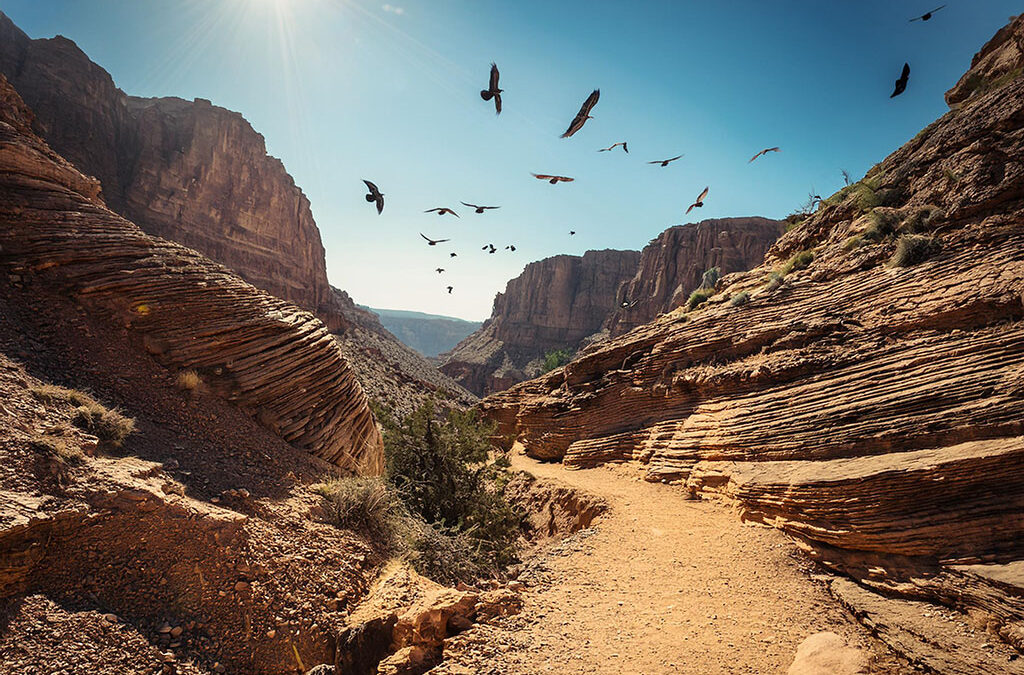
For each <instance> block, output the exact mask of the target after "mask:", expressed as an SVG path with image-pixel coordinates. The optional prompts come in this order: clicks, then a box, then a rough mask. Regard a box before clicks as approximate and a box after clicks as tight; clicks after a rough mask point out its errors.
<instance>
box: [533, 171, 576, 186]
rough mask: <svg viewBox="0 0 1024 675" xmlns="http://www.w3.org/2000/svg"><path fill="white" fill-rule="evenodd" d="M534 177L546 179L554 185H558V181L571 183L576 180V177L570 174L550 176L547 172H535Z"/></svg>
mask: <svg viewBox="0 0 1024 675" xmlns="http://www.w3.org/2000/svg"><path fill="white" fill-rule="evenodd" d="M533 177H534V178H538V179H540V180H546V181H547V182H549V183H551V184H552V185H557V184H558V183H571V182H573V181H574V180H576V179H575V178H569V177H568V176H549V175H547V174H546V173H535V174H533Z"/></svg>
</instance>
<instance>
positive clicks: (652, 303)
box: [605, 217, 785, 337]
mask: <svg viewBox="0 0 1024 675" xmlns="http://www.w3.org/2000/svg"><path fill="white" fill-rule="evenodd" d="M784 229H785V225H784V224H783V223H781V222H779V221H777V220H770V219H768V218H759V217H751V218H713V219H710V220H703V221H701V222H699V223H695V224H692V225H676V226H675V227H670V228H668V229H667V230H665V231H664V232H662V233H661V234H660V235H658V236H657V237H656V238H655V239H654V240H653V241H651V242H650V243H649V244H647V246H645V247H644V250H643V251H641V252H640V264H639V267H638V268H637V271H636V275H635V276H634V277H633V279H632V280H631V281H630V282H629V283H628V284H625V285H623V286H622V287H621V288H620V290H619V295H618V297H617V298H616V300H617V302H616V303H615V307H614V308H613V311H612V314H611V315H610V316H609V317H608V319H607V320H606V322H605V328H607V329H608V330H609V332H610V334H611V335H612V336H613V337H614V336H617V335H622V334H623V333H625V332H627V331H629V330H631V329H633V328H636V327H637V326H639V325H641V324H645V323H647V322H648V321H651V320H652V319H654V318H655V317H656V316H658V315H659V314H661V313H663V312H667V311H669V310H672V309H675V308H676V307H679V306H680V305H682V304H683V303H684V302H686V299H687V298H688V297H689V295H690V293H691V292H693V290H694V289H696V288H697V287H698V286H699V285H700V282H701V277H702V276H703V275H704V272H705V271H706V270H709V269H711V268H712V267H717V268H719V270H720V271H721V273H722V274H730V273H732V272H741V271H743V270H749V269H750V268H751V267H754V266H755V265H758V264H760V263H761V261H762V260H763V259H764V254H765V252H766V251H767V250H768V247H769V246H771V245H772V244H774V243H775V240H776V239H778V238H779V235H780V234H782V232H783V230H784ZM623 303H626V305H627V306H626V307H623V306H622V304H623ZM634 303H635V304H634Z"/></svg>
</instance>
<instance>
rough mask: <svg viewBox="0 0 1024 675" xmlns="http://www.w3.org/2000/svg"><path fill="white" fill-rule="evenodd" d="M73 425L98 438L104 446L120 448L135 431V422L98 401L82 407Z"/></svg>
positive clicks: (77, 409) (78, 410) (79, 408)
mask: <svg viewBox="0 0 1024 675" xmlns="http://www.w3.org/2000/svg"><path fill="white" fill-rule="evenodd" d="M71 423H72V424H74V425H75V426H76V427H78V428H79V429H81V430H82V431H85V432H88V433H90V434H92V435H93V436H95V437H96V438H98V439H99V440H100V443H101V444H102V445H105V446H107V447H111V448H119V447H121V444H122V443H124V439H126V438H128V435H129V434H130V433H132V432H133V431H135V420H133V419H131V418H130V417H125V416H124V415H122V414H121V413H119V412H118V411H116V410H110V409H108V408H106V407H104V406H102V405H101V404H99V403H97V402H96V401H92V402H91V403H87V404H85V405H80V406H78V408H76V409H75V412H74V414H73V415H72V416H71Z"/></svg>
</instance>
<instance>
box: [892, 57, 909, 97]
mask: <svg viewBox="0 0 1024 675" xmlns="http://www.w3.org/2000/svg"><path fill="white" fill-rule="evenodd" d="M908 79H910V64H909V63H904V64H903V72H902V73H900V79H898V80H896V88H895V89H893V90H892V93H891V94H889V98H895V97H896V96H899V95H900V94H902V93H903V92H904V91H905V90H906V88H907V80H908Z"/></svg>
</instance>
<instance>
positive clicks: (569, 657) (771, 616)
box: [463, 456, 867, 674]
mask: <svg viewBox="0 0 1024 675" xmlns="http://www.w3.org/2000/svg"><path fill="white" fill-rule="evenodd" d="M513 465H514V467H515V468H518V469H522V470H526V471H529V472H531V473H533V474H535V475H537V476H540V477H545V478H550V479H553V480H557V481H560V482H562V483H566V484H569V485H571V486H573V487H575V488H578V489H581V490H585V491H587V492H590V493H593V494H597V495H601V496H603V497H604V498H605V499H606V500H607V501H608V502H609V504H610V507H611V508H610V512H609V513H607V514H605V515H604V516H602V517H601V518H599V519H598V520H597V521H596V531H595V532H594V533H593V534H592V535H591V536H590V537H588V538H587V539H586V540H585V542H584V545H583V550H581V551H579V552H577V553H574V554H571V555H564V556H557V557H553V558H552V559H551V560H549V561H548V563H547V564H548V567H549V568H550V578H551V579H552V583H550V584H540V585H536V586H529V587H528V588H527V589H526V591H525V593H524V600H525V606H524V609H523V612H522V613H521V614H520V615H519V616H518V617H514V618H512V619H509V620H508V623H507V624H506V625H505V626H503V627H502V628H501V629H496V630H498V633H501V632H504V633H505V634H504V635H501V634H492V635H491V636H490V637H489V639H488V644H489V647H488V648H487V649H486V650H485V654H486V656H487V657H488V659H487V661H486V662H487V666H488V667H487V668H485V669H479V668H480V665H481V664H480V663H479V662H478V663H476V664H474V665H475V666H476V668H478V670H477V671H476V672H490V673H524V674H525V673H644V674H655V673H706V674H711V673H784V672H785V671H786V669H787V668H788V667H789V664H790V663H791V662H792V659H793V654H794V652H795V650H796V647H797V645H798V644H799V643H800V641H801V640H803V639H804V638H805V637H807V636H808V635H810V634H812V633H816V632H818V631H822V630H831V631H834V632H837V633H839V634H840V635H842V636H843V637H845V638H847V639H848V640H849V641H851V642H852V643H854V644H858V645H863V646H866V645H867V638H866V637H865V633H864V632H863V630H862V629H861V627H860V626H859V625H857V624H855V623H854V622H853V621H852V619H850V618H849V617H848V615H847V614H846V613H845V612H844V611H842V610H841V608H839V606H838V605H837V604H836V603H835V601H834V600H832V599H831V597H830V596H829V595H828V594H827V592H826V591H825V590H824V588H823V587H822V586H821V585H820V584H818V583H815V582H813V581H811V580H810V579H809V578H808V575H807V573H806V572H805V571H802V570H801V568H800V566H799V565H798V562H797V561H798V558H796V557H794V555H793V554H794V553H795V551H796V548H795V547H794V546H793V544H792V543H791V542H790V541H789V540H788V539H787V538H786V537H785V536H784V535H782V534H781V533H780V532H779V531H777V530H774V529H769V528H767V527H763V526H757V525H750V524H747V525H744V524H742V523H741V522H740V520H739V518H738V517H737V514H736V513H735V511H733V510H732V509H731V508H730V507H729V506H727V505H725V504H723V503H721V502H714V501H697V502H695V501H687V500H685V499H684V498H683V494H682V492H681V490H679V489H678V488H672V487H669V486H665V485H658V484H651V483H647V482H643V481H640V480H638V476H639V474H638V473H637V472H636V469H634V468H630V467H623V466H619V467H605V468H597V469H590V470H585V471H569V470H566V469H564V468H563V467H562V466H561V465H557V464H540V463H538V462H535V461H533V460H530V459H528V458H526V457H523V456H518V457H516V458H515V460H514V463H513ZM492 650H493V651H492ZM487 652H491V653H489V654H488V653H487ZM463 664H464V665H469V664H467V663H466V661H463Z"/></svg>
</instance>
